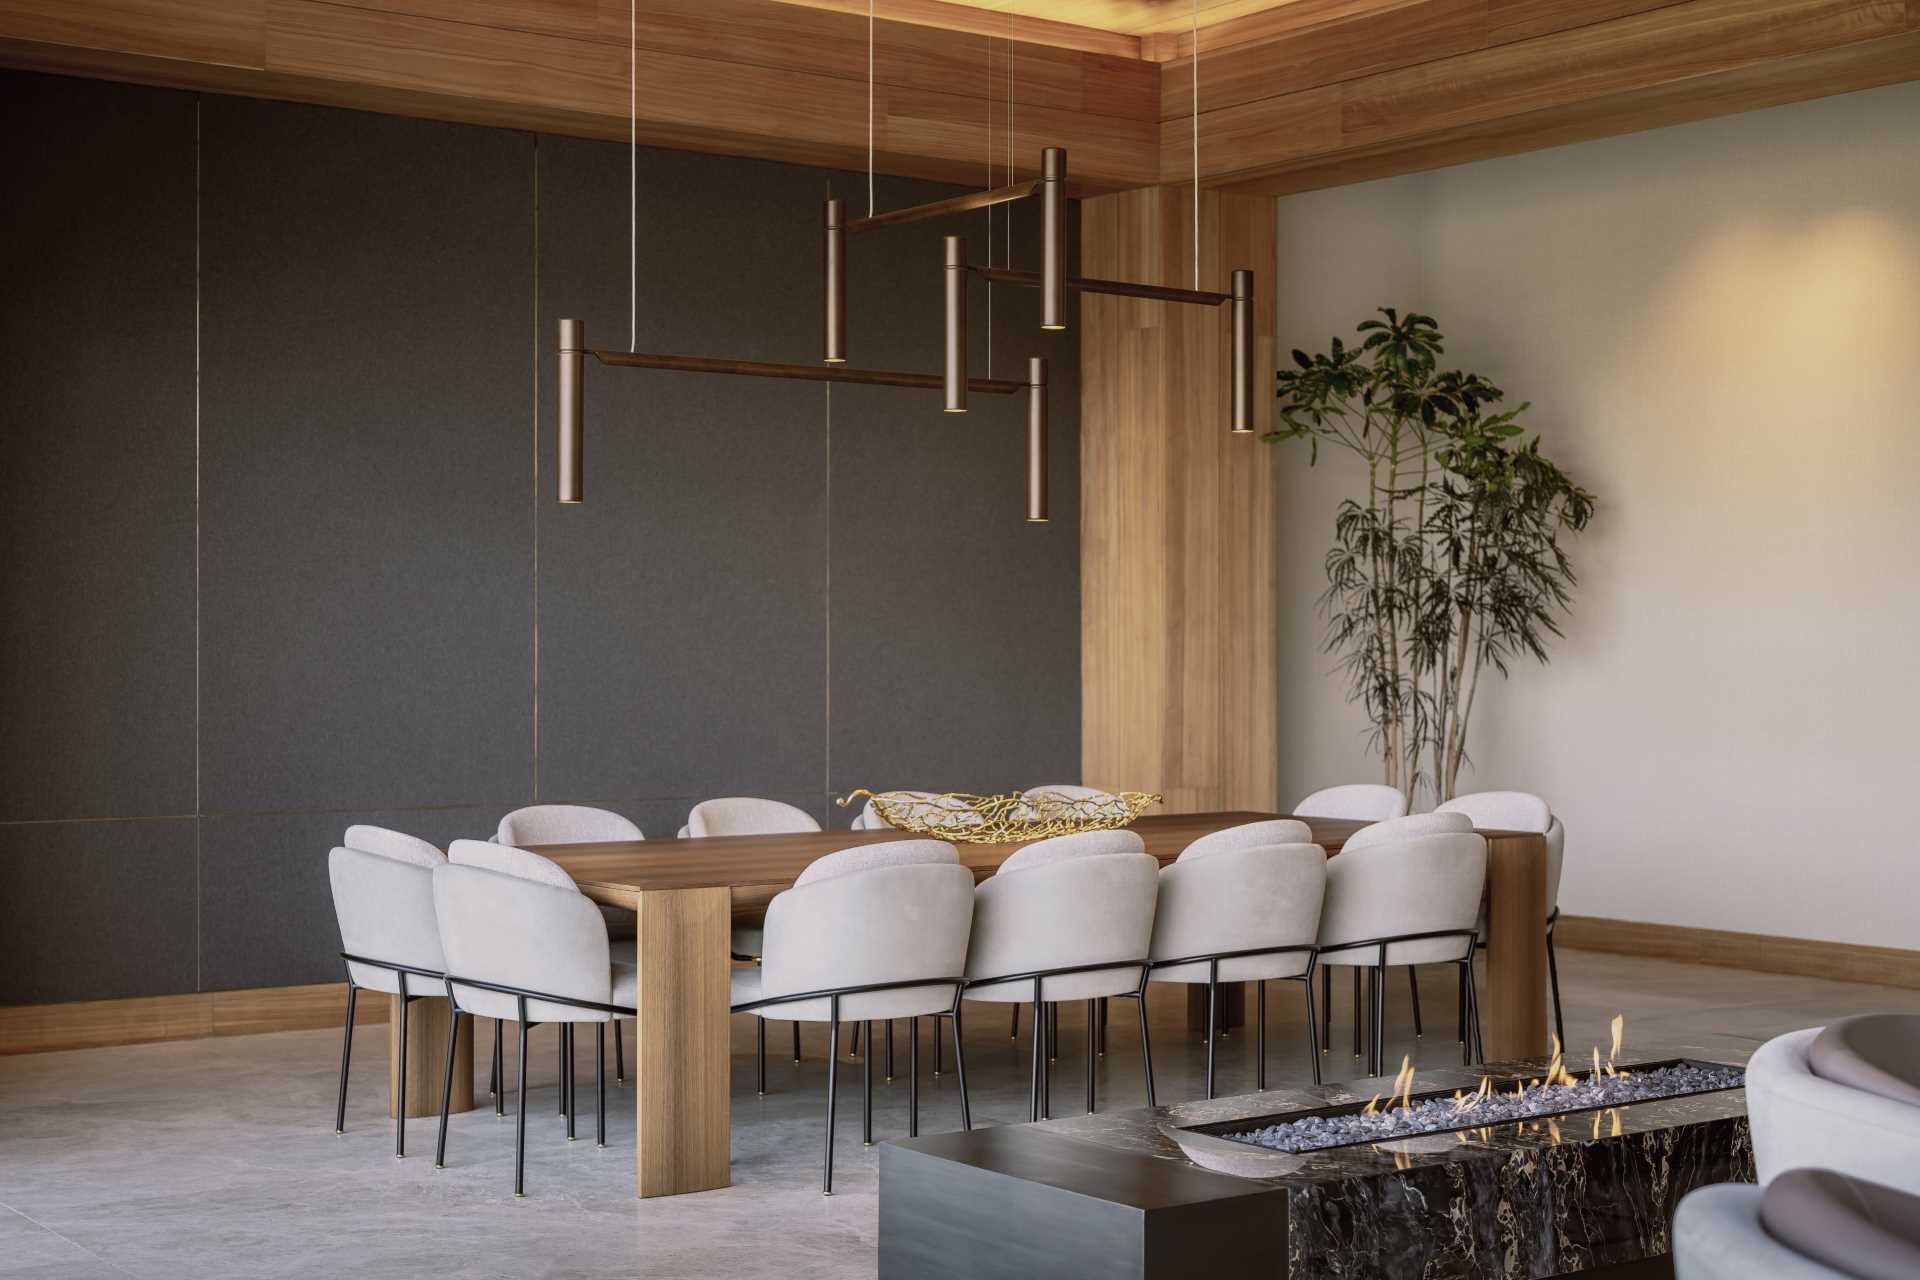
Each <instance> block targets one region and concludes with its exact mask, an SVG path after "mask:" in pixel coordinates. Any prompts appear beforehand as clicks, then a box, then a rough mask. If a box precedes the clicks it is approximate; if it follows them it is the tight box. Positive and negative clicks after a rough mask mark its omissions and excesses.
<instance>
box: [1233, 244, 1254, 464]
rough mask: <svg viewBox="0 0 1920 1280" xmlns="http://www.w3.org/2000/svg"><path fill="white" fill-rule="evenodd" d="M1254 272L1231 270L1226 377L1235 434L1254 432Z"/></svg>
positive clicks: (1242, 434)
mask: <svg viewBox="0 0 1920 1280" xmlns="http://www.w3.org/2000/svg"><path fill="white" fill-rule="evenodd" d="M1253 363H1254V361H1253V272H1251V271H1246V270H1240V271H1235V272H1234V273H1233V343H1232V347H1231V356H1230V358H1229V361H1228V368H1227V377H1228V379H1229V380H1230V383H1231V390H1230V392H1229V394H1230V396H1231V403H1232V406H1233V423H1232V431H1233V434H1234V435H1237V436H1244V435H1252V434H1253V416H1254V414H1253V394H1254V392H1253Z"/></svg>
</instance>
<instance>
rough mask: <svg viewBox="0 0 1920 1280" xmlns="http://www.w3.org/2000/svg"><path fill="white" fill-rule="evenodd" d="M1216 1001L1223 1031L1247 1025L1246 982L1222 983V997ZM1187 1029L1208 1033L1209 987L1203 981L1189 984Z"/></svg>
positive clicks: (1202, 1033)
mask: <svg viewBox="0 0 1920 1280" xmlns="http://www.w3.org/2000/svg"><path fill="white" fill-rule="evenodd" d="M1215 1003H1216V1004H1217V1005H1218V1006H1219V1014H1220V1029H1221V1030H1222V1031H1230V1030H1232V1029H1233V1028H1235V1027H1244V1026H1246V1025H1247V984H1246V983H1244V982H1223V983H1221V984H1220V998H1219V999H1218V1000H1217V1001H1216V1002H1215ZM1187 1030H1189V1031H1191V1032H1193V1034H1195V1035H1197V1036H1204V1035H1205V1034H1207V987H1206V984H1205V983H1203V982H1194V983H1189V984H1188V985H1187Z"/></svg>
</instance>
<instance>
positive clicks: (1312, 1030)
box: [1300, 969, 1326, 1084]
mask: <svg viewBox="0 0 1920 1280" xmlns="http://www.w3.org/2000/svg"><path fill="white" fill-rule="evenodd" d="M1321 972H1322V974H1324V973H1325V972H1326V971H1325V970H1324V969H1323V970H1321ZM1300 989H1301V990H1302V991H1304V992H1306V994H1307V1057H1308V1059H1309V1060H1310V1061H1311V1062H1312V1063H1313V1082H1314V1083H1315V1084H1319V1083H1320V1021H1319V1018H1318V1016H1317V1015H1318V1012H1319V1011H1318V1010H1316V1009H1315V1008H1314V1007H1313V971H1312V970H1308V971H1307V976H1306V977H1305V978H1303V979H1302V980H1301V982H1300Z"/></svg>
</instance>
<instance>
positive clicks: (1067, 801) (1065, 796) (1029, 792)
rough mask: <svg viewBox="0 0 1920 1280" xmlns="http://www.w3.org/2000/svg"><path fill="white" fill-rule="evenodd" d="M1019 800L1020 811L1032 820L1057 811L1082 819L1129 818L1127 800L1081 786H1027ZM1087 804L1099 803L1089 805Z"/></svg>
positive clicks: (1055, 784) (1048, 784) (1051, 784)
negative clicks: (1073, 814)
mask: <svg viewBox="0 0 1920 1280" xmlns="http://www.w3.org/2000/svg"><path fill="white" fill-rule="evenodd" d="M1020 799H1021V802H1022V804H1021V807H1022V809H1023V810H1025V812H1026V813H1027V815H1029V816H1031V817H1035V818H1045V817H1047V816H1048V815H1049V814H1051V813H1054V812H1057V811H1060V810H1066V811H1068V812H1072V813H1077V814H1080V815H1082V816H1094V815H1099V816H1106V815H1113V816H1115V817H1125V816H1127V815H1128V810H1127V804H1126V801H1124V800H1122V799H1120V798H1119V797H1118V796H1116V795H1114V794H1113V792H1111V791H1106V790H1103V789H1102V788H1100V787H1083V786H1080V785H1079V784H1077V783H1069V782H1050V783H1047V784H1046V785H1045V786H1039V787H1028V788H1027V789H1026V790H1025V791H1022V792H1021V793H1020ZM1086 801H1097V802H1099V803H1094V804H1088V803H1085V802H1086Z"/></svg>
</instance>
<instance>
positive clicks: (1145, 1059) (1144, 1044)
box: [1135, 991, 1157, 1107]
mask: <svg viewBox="0 0 1920 1280" xmlns="http://www.w3.org/2000/svg"><path fill="white" fill-rule="evenodd" d="M1135 1003H1137V1004H1138V1005H1139V1006H1140V1062H1141V1065H1142V1066H1143V1067H1144V1068H1145V1069H1146V1073H1147V1105H1148V1106H1150V1107H1151V1106H1155V1105H1157V1104H1156V1103H1155V1102H1154V1100H1153V1040H1152V1038H1151V1037H1149V1036H1148V1035H1147V993H1146V992H1145V991H1142V992H1141V993H1140V995H1139V997H1138V999H1137V1000H1136V1001H1135Z"/></svg>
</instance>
